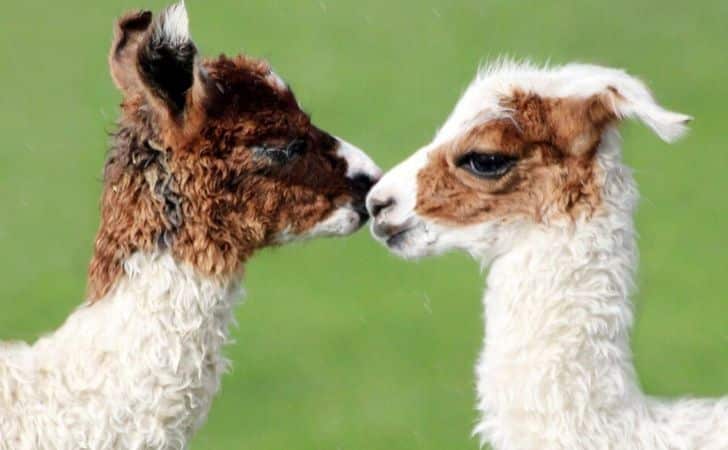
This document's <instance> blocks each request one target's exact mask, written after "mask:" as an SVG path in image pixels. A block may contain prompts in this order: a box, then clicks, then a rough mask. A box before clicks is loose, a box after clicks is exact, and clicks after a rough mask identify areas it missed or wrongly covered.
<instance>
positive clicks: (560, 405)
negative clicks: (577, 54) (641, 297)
mask: <svg viewBox="0 0 728 450" xmlns="http://www.w3.org/2000/svg"><path fill="white" fill-rule="evenodd" d="M627 117H633V118H636V119H638V120H640V121H642V122H643V123H645V124H646V125H648V126H649V127H650V128H651V129H652V130H653V131H654V132H655V133H656V134H658V135H659V136H660V137H662V138H663V139H664V140H666V141H673V140H675V139H676V138H678V137H679V136H680V135H682V134H683V133H684V132H685V130H686V126H685V124H686V122H687V121H688V120H689V117H687V116H684V115H681V114H677V113H673V112H670V111H667V110H665V109H663V108H662V107H661V106H659V105H658V104H657V103H656V101H655V100H654V98H653V96H652V95H651V94H650V92H649V91H648V90H647V88H646V87H645V86H644V84H643V83H642V82H641V81H639V80H637V79H636V78H634V77H631V76H630V75H628V74H626V73H625V72H623V71H619V70H614V69H608V68H603V67H598V66H590V65H581V64H570V65H566V66H562V67H553V68H548V67H546V68H539V67H535V66H533V65H530V64H527V63H516V62H512V61H500V62H498V63H496V64H494V65H492V66H489V67H486V68H484V69H483V70H482V71H481V72H480V73H479V74H478V76H477V78H476V80H475V81H474V82H473V83H472V84H471V85H470V87H469V88H468V89H467V91H466V92H465V94H464V95H463V97H462V98H461V99H460V101H459V102H458V104H457V106H456V107H455V110H454V112H453V113H452V115H451V116H450V118H449V119H448V121H447V122H446V123H445V125H444V126H443V127H442V129H441V130H440V131H439V132H438V134H437V136H436V137H435V139H434V141H433V142H432V143H431V144H429V145H427V146H426V147H424V148H423V149H422V150H420V151H418V152H416V153H415V154H414V155H413V156H412V157H411V158H409V159H408V160H406V161H404V162H403V163H401V164H400V165H399V166H397V167H395V168H394V169H392V171H391V172H389V173H388V174H386V175H385V176H384V177H383V178H382V180H381V181H380V182H379V183H378V184H377V185H376V186H375V187H374V188H373V190H372V192H371V193H370V195H369V198H368V206H369V210H370V212H371V213H372V215H373V216H374V217H375V220H374V222H373V224H372V227H373V232H374V235H375V237H377V238H378V239H380V240H381V241H383V242H384V243H385V244H386V245H387V246H388V247H389V248H390V249H391V250H392V251H394V252H395V253H397V254H399V255H401V256H403V257H407V258H418V257H423V256H428V255H433V254H439V253H442V252H445V251H449V250H452V249H459V250H464V251H467V252H469V253H470V254H471V255H473V257H474V258H475V259H476V260H477V261H478V262H479V263H480V264H482V266H483V267H488V266H489V267H490V271H489V274H488V277H487V288H486V291H485V295H484V299H483V302H484V305H485V331H486V335H485V342H484V348H483V351H482V354H481V357H480V359H479V361H478V364H477V371H476V373H477V380H478V382H477V392H478V399H479V401H478V410H479V411H480V412H481V417H480V419H479V421H478V424H477V426H476V428H475V433H476V434H477V435H478V436H480V438H481V440H482V443H483V444H489V445H491V446H492V448H494V449H496V450H536V449H539V450H575V449H579V450H726V449H728V399H726V398H723V399H687V400H678V401H668V400H662V399H656V398H652V397H650V396H647V395H645V394H644V393H643V392H642V391H641V389H640V386H639V382H638V379H637V376H636V374H635V370H634V366H633V362H632V353H631V350H630V346H629V335H630V330H631V328H632V323H633V307H632V303H631V301H630V297H631V295H632V293H633V291H634V272H635V270H636V268H637V262H638V256H637V255H638V252H637V245H636V242H635V240H636V232H635V227H634V222H633V215H634V209H635V206H636V204H637V200H638V191H637V187H636V184H635V181H634V179H633V177H632V174H631V172H630V170H629V169H628V168H627V167H626V166H625V165H624V163H623V162H622V156H621V142H620V137H619V134H618V131H617V125H618V123H619V121H620V120H621V119H623V118H627ZM473 161H475V163H474V162H473ZM499 161H500V162H503V161H504V163H503V164H504V165H502V166H498V164H501V163H500V162H499ZM473 164H475V165H473ZM490 166H493V167H494V168H496V169H498V170H495V169H494V170H490V169H491V167H490ZM499 167H500V168H499Z"/></svg>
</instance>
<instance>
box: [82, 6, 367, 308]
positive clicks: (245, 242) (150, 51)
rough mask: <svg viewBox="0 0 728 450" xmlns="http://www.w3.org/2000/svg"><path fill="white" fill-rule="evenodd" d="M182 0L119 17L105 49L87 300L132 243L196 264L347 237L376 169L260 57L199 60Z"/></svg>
mask: <svg viewBox="0 0 728 450" xmlns="http://www.w3.org/2000/svg"><path fill="white" fill-rule="evenodd" d="M188 23H189V21H188V15H187V11H186V8H185V5H184V3H183V2H181V3H179V4H176V5H173V6H171V7H169V8H167V9H166V10H164V11H163V12H162V13H161V14H160V15H159V16H158V17H156V18H154V17H153V16H152V13H150V12H147V11H144V12H134V13H130V14H127V15H126V16H124V17H122V18H121V19H120V20H119V21H118V23H117V26H116V33H115V37H114V40H113V43H112V48H111V52H110V55H109V65H110V70H111V75H112V78H113V80H114V83H115V84H116V86H117V87H118V88H119V90H120V91H121V92H122V94H123V103H122V114H121V119H120V121H119V130H118V131H117V133H116V134H115V138H114V145H113V148H112V151H111V153H110V155H109V158H108V161H107V164H106V169H105V191H104V196H103V200H102V224H101V230H100V232H99V238H98V239H97V243H96V253H95V258H94V261H92V266H91V280H90V284H91V289H90V291H91V296H92V298H93V297H98V296H99V295H98V294H99V293H101V294H103V293H104V292H105V290H106V289H107V288H108V286H109V284H110V283H111V282H113V279H114V278H115V277H116V275H118V273H119V272H120V270H121V264H122V262H123V259H124V257H128V256H129V254H131V253H133V252H134V251H140V250H145V251H150V250H154V249H156V248H159V247H164V248H165V249H169V250H171V251H172V252H173V254H174V256H175V257H178V259H182V260H184V261H186V262H189V263H191V264H192V265H194V266H195V267H196V268H198V269H200V270H201V271H203V272H204V273H209V274H214V275H224V274H229V273H233V272H235V271H236V268H237V267H238V266H239V265H240V263H241V262H242V261H243V260H244V259H246V258H247V257H248V256H250V254H251V253H252V252H253V251H255V250H256V249H259V248H262V247H265V246H268V245H275V244H280V243H283V242H287V241H291V240H297V239H305V238H312V237H318V236H338V235H347V234H350V233H352V232H354V231H356V230H357V229H358V228H360V226H361V225H362V224H364V223H365V222H366V220H367V218H368V215H367V212H366V208H365V206H364V199H365V197H366V193H367V192H368V190H369V188H370V187H371V186H372V185H373V184H374V182H375V181H376V180H377V179H378V178H379V176H380V175H381V173H380V170H379V168H378V167H377V166H376V165H375V164H374V162H373V161H372V160H371V159H370V158H369V157H367V156H366V155H365V154H364V153H363V152H362V151H360V150H358V149H357V148H355V147H354V146H352V145H350V144H348V143H346V142H344V141H342V140H340V139H337V138H335V137H333V136H332V135H330V134H328V133H327V132H325V131H323V130H321V129H319V128H317V127H316V126H315V125H313V124H312V122H311V120H310V118H309V116H308V115H307V114H306V113H305V112H304V111H302V110H301V108H300V106H299V104H298V102H297V101H296V98H295V96H294V94H293V92H292V91H291V90H290V88H289V87H288V85H287V84H286V83H285V82H284V81H283V80H282V79H281V78H280V77H279V76H278V75H277V74H276V73H275V72H273V71H272V70H271V68H270V66H269V65H268V64H267V63H266V62H265V61H260V60H255V59H253V58H249V57H246V56H237V57H234V58H228V57H225V56H220V57H218V58H214V59H205V60H203V59H200V58H199V57H198V54H197V48H196V46H195V44H194V43H193V41H192V40H191V38H190V33H189V29H188Z"/></svg>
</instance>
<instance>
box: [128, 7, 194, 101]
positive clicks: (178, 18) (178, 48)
mask: <svg viewBox="0 0 728 450" xmlns="http://www.w3.org/2000/svg"><path fill="white" fill-rule="evenodd" d="M137 58H138V61H137V66H138V70H139V75H140V78H141V82H142V84H143V85H144V88H145V91H146V92H147V94H148V97H150V100H151V101H152V102H153V103H158V104H159V106H161V107H163V108H166V109H167V110H168V112H169V113H171V115H172V116H176V115H178V114H180V113H181V112H183V111H184V110H185V107H186V106H188V105H187V98H188V96H187V93H188V91H190V89H191V88H192V86H193V84H194V83H195V78H196V76H195V72H196V71H198V70H197V69H198V67H197V48H196V47H195V44H194V43H193V42H192V39H191V37H190V32H189V18H188V16H187V9H186V8H185V4H184V1H180V2H179V3H177V4H174V5H172V6H170V7H168V8H167V9H165V10H164V11H163V12H162V13H161V14H160V15H159V17H157V19H156V20H155V21H154V22H153V23H152V25H151V30H150V31H149V32H148V33H147V35H146V38H145V39H144V41H143V42H142V44H141V46H140V48H139V50H138V54H137Z"/></svg>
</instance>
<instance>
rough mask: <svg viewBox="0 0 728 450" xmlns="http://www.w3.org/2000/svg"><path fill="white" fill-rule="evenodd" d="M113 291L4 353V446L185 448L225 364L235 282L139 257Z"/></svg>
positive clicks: (0, 354)
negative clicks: (50, 331)
mask: <svg viewBox="0 0 728 450" xmlns="http://www.w3.org/2000/svg"><path fill="white" fill-rule="evenodd" d="M124 268H125V272H126V275H125V276H124V278H123V279H122V280H120V281H119V282H118V284H117V285H116V286H115V288H114V289H113V290H112V292H111V293H110V294H109V295H108V296H107V297H106V298H104V299H102V300H101V301H99V302H98V303H96V304H94V305H92V306H83V307H81V308H79V309H78V310H77V311H76V312H74V313H73V314H72V315H71V316H70V317H69V318H68V320H67V322H66V323H65V324H64V325H63V327H61V328H60V329H59V330H58V331H57V332H55V333H54V334H52V335H49V336H46V337H44V338H42V339H40V340H39V341H38V342H37V343H36V344H35V345H34V346H32V347H30V346H25V345H23V344H17V345H16V346H15V347H13V348H12V350H9V349H6V348H0V380H2V383H3V385H0V436H2V438H0V449H3V450H5V449H8V450H9V449H12V450H30V449H34V450H35V449H54V450H65V449H78V448H89V449H95V450H102V449H110V450H111V449H121V448H123V449H148V448H153V449H184V448H187V444H188V443H187V440H188V439H189V437H190V436H191V434H192V432H193V431H194V430H195V429H196V428H197V427H199V426H200V425H201V424H202V422H203V421H204V420H205V418H206V416H207V413H208V411H209V408H210V404H211V401H212V398H213V396H214V395H215V393H216V392H217V391H218V388H219V385H220V378H221V376H222V374H223V372H224V371H225V370H226V368H227V367H228V362H227V360H226V359H225V358H224V357H223V356H222V347H223V345H224V344H225V343H226V342H227V340H228V327H229V325H230V323H231V322H232V321H233V320H234V319H233V306H234V305H235V302H236V300H237V299H238V298H239V296H240V289H239V288H238V287H237V285H236V284H231V283H227V282H223V281H220V280H215V279H211V278H207V277H203V276H200V275H199V274H197V273H196V272H195V271H194V270H193V269H192V268H191V267H188V266H186V265H184V264H181V263H179V262H177V261H175V260H174V259H173V258H172V257H171V256H170V255H168V254H166V253H165V254H158V255H148V254H135V255H133V256H132V257H131V258H130V259H129V260H128V261H126V263H125V265H124Z"/></svg>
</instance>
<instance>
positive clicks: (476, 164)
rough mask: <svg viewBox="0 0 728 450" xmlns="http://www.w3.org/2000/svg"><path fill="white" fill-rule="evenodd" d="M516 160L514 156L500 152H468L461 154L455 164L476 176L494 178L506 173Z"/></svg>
mask: <svg viewBox="0 0 728 450" xmlns="http://www.w3.org/2000/svg"><path fill="white" fill-rule="evenodd" d="M516 161H517V160H516V158H514V157H512V156H508V155H504V154H502V153H479V152H470V153H468V154H466V155H464V156H462V157H461V158H460V159H459V160H458V163H457V165H458V167H460V168H463V169H465V170H467V171H468V172H470V173H472V174H473V175H475V176H477V177H480V178H486V179H489V180H495V179H498V178H500V177H502V176H503V175H505V174H507V173H508V171H509V170H511V168H513V166H515V165H516Z"/></svg>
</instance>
